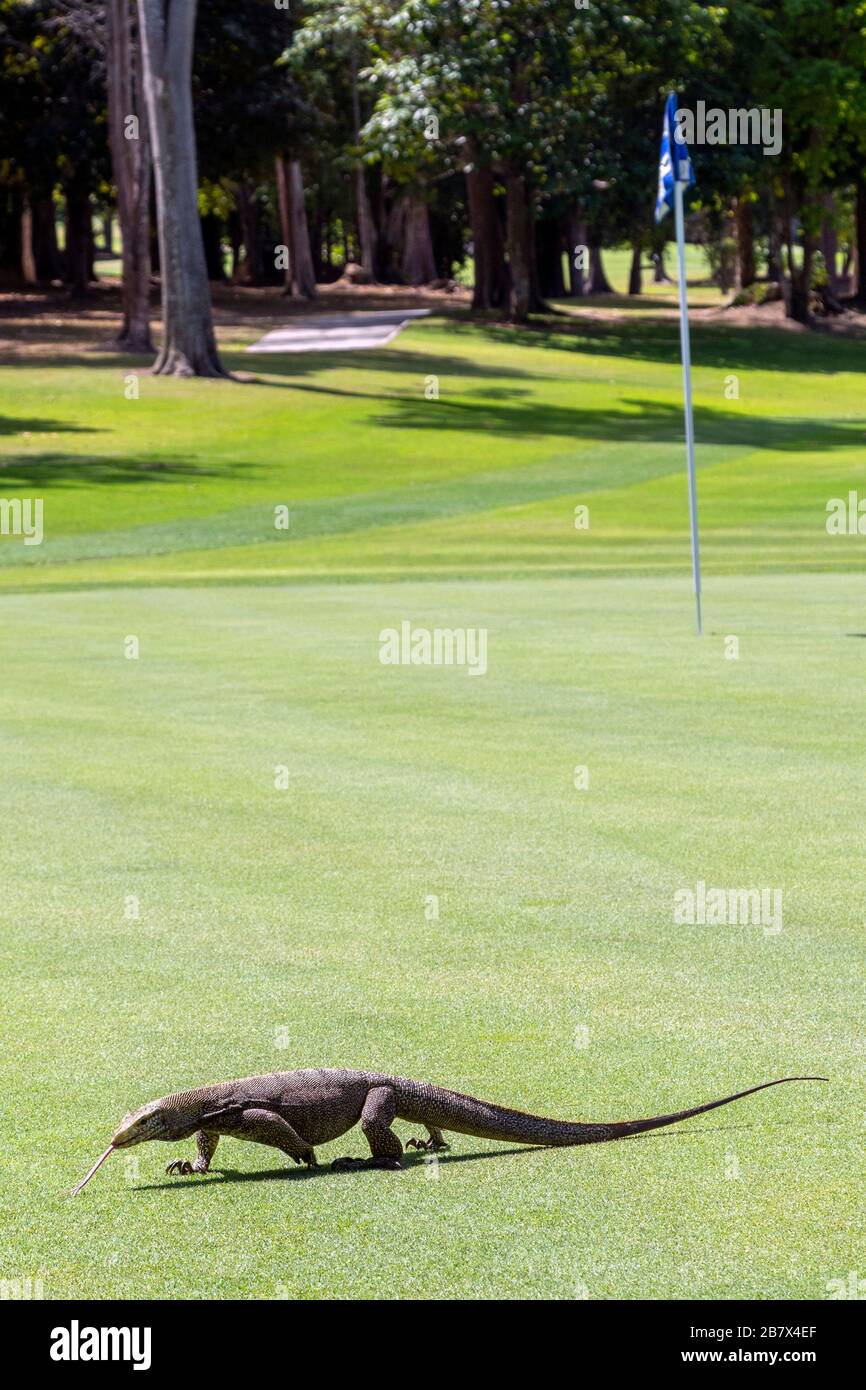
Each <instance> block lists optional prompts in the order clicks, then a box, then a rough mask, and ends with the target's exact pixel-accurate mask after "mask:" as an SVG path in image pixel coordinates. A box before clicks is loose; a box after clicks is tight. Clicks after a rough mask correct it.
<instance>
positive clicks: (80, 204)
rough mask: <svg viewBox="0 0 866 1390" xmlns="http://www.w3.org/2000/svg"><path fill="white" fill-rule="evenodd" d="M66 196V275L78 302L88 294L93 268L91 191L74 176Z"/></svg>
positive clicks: (67, 188) (79, 178) (80, 179)
mask: <svg viewBox="0 0 866 1390" xmlns="http://www.w3.org/2000/svg"><path fill="white" fill-rule="evenodd" d="M64 191H65V194H66V274H65V277H64V278H65V280H66V283H67V284H68V286H69V288H70V290H71V292H72V294H73V296H74V297H75V298H83V297H84V296H85V295H86V294H87V287H88V285H89V283H90V267H91V253H92V246H91V237H92V231H91V207H90V189H89V188H88V186H87V183H86V181H85V180H84V179H83V177H82V176H81V175H80V174H76V175H73V176H72V178H71V179H70V181H69V183H68V184H67V185H66V188H65V190H64Z"/></svg>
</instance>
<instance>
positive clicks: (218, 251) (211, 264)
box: [201, 212, 226, 284]
mask: <svg viewBox="0 0 866 1390" xmlns="http://www.w3.org/2000/svg"><path fill="white" fill-rule="evenodd" d="M222 235H223V224H222V222H221V221H220V219H219V218H218V217H217V215H216V213H215V212H206V213H203V214H202V218H201V239H202V243H203V245H204V261H205V265H206V266H207V278H208V280H209V281H211V283H213V282H214V281H216V282H218V283H220V284H221V283H223V282H224V281H225V278H226V268H225V264H224V262H223V243H222Z"/></svg>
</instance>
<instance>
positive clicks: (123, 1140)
mask: <svg viewBox="0 0 866 1390" xmlns="http://www.w3.org/2000/svg"><path fill="white" fill-rule="evenodd" d="M169 1137H170V1136H169V1125H168V1123H167V1116H166V1114H165V1111H164V1110H163V1105H162V1101H161V1100H151V1101H148V1103H147V1105H140V1106H139V1108H138V1109H137V1110H130V1112H129V1114H128V1115H124V1117H123V1119H122V1120H121V1122H120V1124H119V1125H118V1126H117V1129H116V1130H115V1131H114V1134H113V1135H112V1136H111V1143H112V1147H113V1148H115V1149H129V1148H131V1147H132V1145H133V1144H143V1143H145V1141H146V1140H148V1139H168V1138H169Z"/></svg>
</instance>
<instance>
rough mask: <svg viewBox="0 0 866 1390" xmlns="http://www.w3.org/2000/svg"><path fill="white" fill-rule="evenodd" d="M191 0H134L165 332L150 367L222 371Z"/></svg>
mask: <svg viewBox="0 0 866 1390" xmlns="http://www.w3.org/2000/svg"><path fill="white" fill-rule="evenodd" d="M195 11H196V0H138V15H139V30H140V34H141V48H142V54H143V58H144V90H145V95H146V98H147V110H148V115H149V118H150V135H151V141H152V143H153V167H154V173H155V176H156V197H157V208H158V213H159V253H160V254H159V259H160V265H161V269H162V317H163V335H162V346H161V347H160V350H159V356H158V357H157V359H156V363H155V364H154V368H153V370H154V373H155V374H157V375H166V376H224V375H225V372H224V371H223V368H222V364H221V363H220V359H219V355H218V353H217V347H216V339H215V337H214V331H213V317H212V313H211V302H210V286H209V285H208V278H207V266H206V265H205V258H204V245H203V242H202V235H201V223H200V221H199V215H198V179H197V172H196V149H195V127H194V125H193V115H192V90H191V71H192V50H193V36H194V32H195Z"/></svg>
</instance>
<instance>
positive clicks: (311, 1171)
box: [133, 1145, 541, 1192]
mask: <svg viewBox="0 0 866 1390" xmlns="http://www.w3.org/2000/svg"><path fill="white" fill-rule="evenodd" d="M540 1147H541V1146H540V1145H528V1146H527V1145H521V1147H520V1148H519V1149H479V1150H478V1152H477V1153H471V1154H447V1153H446V1154H439V1155H438V1156H437V1162H438V1163H442V1164H445V1163H474V1162H476V1161H477V1160H478V1159H485V1158H508V1157H509V1156H516V1155H517V1154H527V1153H532V1152H533V1151H535V1152H536V1153H537V1152H538V1151H539V1148H540ZM425 1162H426V1160H425V1156H424V1154H408V1153H407V1154H404V1155H403V1166H402V1168H401V1169H399V1170H398V1169H390V1168H355V1169H351V1168H348V1169H345V1170H342V1171H341V1170H340V1169H334V1168H332V1167H331V1165H330V1163H322V1164H320V1165H319V1167H317V1168H303V1167H300V1168H258V1169H256V1170H254V1171H253V1172H251V1173H245V1172H242V1171H241V1170H240V1169H238V1168H217V1169H214V1170H212V1172H213V1173H215V1174H216V1176H211V1177H204V1178H196V1177H192V1178H190V1179H189V1181H188V1182H183V1181H179V1180H178V1179H174V1180H173V1181H172V1182H152V1183H142V1184H141V1185H140V1186H138V1187H136V1188H134V1189H133V1190H134V1191H135V1192H163V1191H165V1190H169V1191H174V1192H179V1191H189V1189H190V1188H193V1187H208V1186H209V1185H213V1184H214V1183H216V1184H221V1183H226V1182H308V1181H309V1180H310V1179H311V1178H327V1177H333V1178H356V1177H358V1176H363V1175H364V1174H366V1173H369V1174H372V1175H374V1176H376V1177H378V1176H379V1175H380V1174H382V1175H385V1176H392V1175H393V1174H394V1173H395V1172H398V1173H399V1172H408V1171H409V1170H410V1169H412V1168H419V1167H421V1168H423V1167H424V1164H425Z"/></svg>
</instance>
